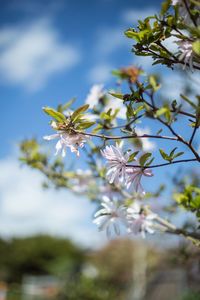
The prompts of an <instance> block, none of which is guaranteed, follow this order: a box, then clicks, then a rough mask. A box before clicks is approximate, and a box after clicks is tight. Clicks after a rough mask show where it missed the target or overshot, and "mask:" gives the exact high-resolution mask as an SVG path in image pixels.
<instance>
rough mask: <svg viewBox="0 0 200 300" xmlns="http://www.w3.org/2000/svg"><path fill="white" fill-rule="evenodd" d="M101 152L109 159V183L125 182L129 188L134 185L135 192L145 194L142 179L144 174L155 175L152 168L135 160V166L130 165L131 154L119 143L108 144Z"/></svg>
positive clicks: (107, 174) (107, 173) (107, 175)
mask: <svg viewBox="0 0 200 300" xmlns="http://www.w3.org/2000/svg"><path fill="white" fill-rule="evenodd" d="M101 154H102V155H103V156H104V157H105V158H106V160H107V172H106V177H107V179H108V181H109V183H111V184H112V183H114V184H117V185H118V184H120V183H124V185H125V186H126V187H127V188H130V187H131V185H133V187H134V190H135V192H138V193H141V194H145V191H144V189H143V187H142V184H141V179H142V177H143V176H147V177H151V176H153V174H152V171H151V170H150V169H148V168H142V167H141V166H140V165H139V163H138V162H137V161H135V167H131V166H128V161H129V154H128V153H125V154H124V153H123V151H122V148H121V147H120V146H119V145H117V144H116V146H113V145H111V146H106V147H105V149H104V150H102V151H101Z"/></svg>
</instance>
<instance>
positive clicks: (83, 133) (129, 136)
mask: <svg viewBox="0 0 200 300" xmlns="http://www.w3.org/2000/svg"><path fill="white" fill-rule="evenodd" d="M75 133H79V134H82V135H85V136H92V137H98V138H101V139H104V140H123V139H143V138H153V139H163V140H172V141H178V139H177V138H176V137H173V136H165V135H153V134H143V135H136V134H134V135H124V136H123V135H122V136H117V135H116V136H114V135H104V134H97V133H91V132H82V131H78V130H75Z"/></svg>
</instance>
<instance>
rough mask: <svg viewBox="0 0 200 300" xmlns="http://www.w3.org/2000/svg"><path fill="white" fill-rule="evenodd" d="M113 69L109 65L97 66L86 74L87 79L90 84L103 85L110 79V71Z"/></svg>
mask: <svg viewBox="0 0 200 300" xmlns="http://www.w3.org/2000/svg"><path fill="white" fill-rule="evenodd" d="M112 70H113V67H112V66H111V65H109V64H106V63H104V64H97V65H95V66H94V67H93V68H92V69H91V70H90V71H89V73H88V79H89V81H90V82H91V83H102V82H103V83H104V82H105V81H108V80H109V79H111V78H112V74H111V71H112Z"/></svg>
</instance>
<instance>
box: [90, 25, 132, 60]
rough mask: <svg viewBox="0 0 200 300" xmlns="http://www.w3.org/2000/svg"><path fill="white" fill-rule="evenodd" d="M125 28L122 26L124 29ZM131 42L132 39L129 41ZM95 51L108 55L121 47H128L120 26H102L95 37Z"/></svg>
mask: <svg viewBox="0 0 200 300" xmlns="http://www.w3.org/2000/svg"><path fill="white" fill-rule="evenodd" d="M125 29H126V28H124V30H125ZM131 43H132V41H131ZM95 44H96V49H95V53H100V54H101V55H104V56H106V55H110V54H112V53H113V52H115V51H116V50H118V49H119V48H121V47H126V48H127V49H130V45H129V43H128V39H127V37H126V36H125V35H124V34H123V30H122V28H121V27H119V28H104V29H102V30H101V31H100V32H99V33H98V34H97V37H96V42H95Z"/></svg>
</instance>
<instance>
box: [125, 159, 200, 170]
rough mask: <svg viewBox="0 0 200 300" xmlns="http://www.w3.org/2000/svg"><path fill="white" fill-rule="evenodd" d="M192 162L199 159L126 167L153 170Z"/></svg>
mask: <svg viewBox="0 0 200 300" xmlns="http://www.w3.org/2000/svg"><path fill="white" fill-rule="evenodd" d="M192 161H198V159H196V158H190V159H180V160H175V161H171V162H167V163H162V164H157V165H151V166H140V165H128V164H127V165H126V166H127V167H131V168H140V169H153V168H159V167H164V166H169V165H173V164H179V163H186V162H192Z"/></svg>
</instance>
